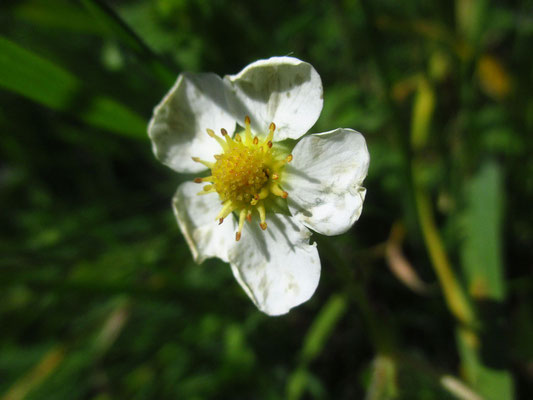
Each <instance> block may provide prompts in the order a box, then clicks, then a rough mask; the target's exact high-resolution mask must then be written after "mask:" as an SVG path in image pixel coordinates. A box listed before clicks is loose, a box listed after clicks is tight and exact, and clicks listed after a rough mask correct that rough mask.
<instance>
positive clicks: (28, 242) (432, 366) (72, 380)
mask: <svg viewBox="0 0 533 400" xmlns="http://www.w3.org/2000/svg"><path fill="white" fill-rule="evenodd" d="M532 51H533V1H531V0H523V1H518V0H517V1H493V2H489V1H488V0H456V1H455V2H453V1H452V2H450V1H444V0H440V1H435V2H425V1H412V2H398V1H394V0H378V1H370V0H359V1H349V0H337V1H318V0H299V1H285V0H271V1H268V2H267V1H264V2H262V1H222V0H212V1H209V0H196V1H194V0H153V1H148V0H144V1H141V0H137V1H109V2H104V1H103V0H102V1H96V0H79V1H73V0H18V1H8V0H2V2H1V3H0V205H1V212H0V227H1V230H0V399H2V400H7V399H9V400H15V399H23V398H26V399H95V400H96V399H98V400H107V399H173V398H179V399H285V398H288V399H307V398H309V399H368V400H378V399H379V400H382V399H406V400H410V399H422V400H434V399H456V398H458V399H467V400H476V399H487V400H506V399H531V398H533V390H532V388H531V387H532V385H531V382H532V380H533V319H532V315H533V299H532V287H533V283H532V280H531V272H532V267H533V264H532V263H533V207H532V201H533V157H532V156H531V154H532V150H533V146H532V144H533V139H532V136H531V132H532V131H533V96H532V95H531V93H533V55H532ZM274 55H278V56H279V55H292V56H294V57H298V58H300V59H302V60H305V61H307V62H309V63H311V64H312V65H313V66H314V67H315V69H316V70H317V71H318V72H319V74H320V75H321V77H322V80H323V84H324V110H323V112H322V115H321V117H320V119H319V121H318V122H317V124H316V126H315V127H314V128H313V129H312V131H313V132H321V131H326V130H330V129H334V128H337V127H347V128H353V129H356V130H358V131H360V132H362V133H363V134H364V135H365V137H366V139H367V142H368V147H369V150H370V153H371V164H370V171H369V175H368V178H367V179H366V181H365V186H366V187H367V189H368V194H367V198H366V202H365V205H364V210H363V214H362V216H361V219H360V221H359V222H358V223H357V224H356V225H355V226H354V227H353V228H352V230H351V231H350V232H348V233H346V234H344V235H341V236H338V237H332V238H328V237H320V236H319V235H316V234H315V235H314V236H313V240H315V241H317V242H318V246H319V252H320V256H321V259H322V278H321V282H320V285H319V287H318V290H317V292H316V293H315V295H314V296H313V298H312V299H311V300H310V301H309V302H307V303H306V304H304V305H302V306H300V307H298V308H296V309H294V310H293V311H291V312H290V314H288V315H286V316H282V317H276V318H271V317H267V316H265V315H263V314H261V313H260V312H259V311H257V309H256V308H255V307H254V306H253V304H252V302H251V301H249V299H248V298H247V297H246V295H245V294H244V292H243V291H242V290H241V289H240V287H239V286H238V284H237V283H236V282H235V280H234V279H233V277H232V275H231V271H230V268H229V266H228V265H226V264H224V263H222V262H219V261H218V260H210V261H208V262H206V263H204V264H203V265H201V266H197V265H195V264H194V263H193V261H192V259H191V254H190V252H189V250H188V248H187V245H186V244H185V242H184V239H183V237H182V236H181V234H180V232H179V230H178V228H177V225H176V222H175V220H174V217H173V214H172V210H171V207H170V200H171V198H172V196H173V194H174V191H175V190H176V188H177V186H178V184H179V183H180V182H182V181H185V180H187V179H191V177H190V176H180V175H178V174H176V173H174V172H173V171H171V170H170V169H168V168H166V167H164V166H163V165H161V164H160V163H158V162H157V161H156V160H155V158H154V156H153V154H152V151H151V144H150V141H149V140H148V137H147V135H146V125H147V123H148V120H149V118H150V116H151V112H152V109H153V107H154V106H155V105H156V104H157V103H158V102H159V101H160V99H161V98H162V96H163V95H164V94H165V93H166V92H167V90H168V89H169V88H170V87H171V85H172V84H173V82H174V81H175V79H176V77H177V75H178V74H179V73H180V72H182V71H186V70H187V71H197V72H199V71H212V72H215V73H217V74H219V75H224V74H233V73H237V72H238V71H240V70H241V69H242V68H243V67H244V66H245V65H247V64H248V63H250V62H252V61H255V60H257V59H260V58H268V57H270V56H274Z"/></svg>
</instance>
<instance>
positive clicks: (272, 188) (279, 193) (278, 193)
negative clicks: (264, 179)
mask: <svg viewBox="0 0 533 400" xmlns="http://www.w3.org/2000/svg"><path fill="white" fill-rule="evenodd" d="M270 191H271V192H272V194H275V195H276V196H279V197H282V198H284V199H286V198H287V197H288V196H289V193H287V192H286V191H284V190H281V188H280V187H279V185H278V184H277V183H273V184H271V185H270Z"/></svg>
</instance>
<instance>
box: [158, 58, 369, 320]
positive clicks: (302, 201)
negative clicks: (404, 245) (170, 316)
mask: <svg viewBox="0 0 533 400" xmlns="http://www.w3.org/2000/svg"><path fill="white" fill-rule="evenodd" d="M322 98H323V97H322V82H321V80H320V76H319V75H318V73H317V72H316V71H315V69H314V68H313V67H312V66H311V65H310V64H308V63H306V62H303V61H300V60H298V59H296V58H292V57H274V58H270V59H268V60H260V61H256V62H254V63H252V64H250V65H248V66H247V67H246V68H244V69H243V70H242V71H241V72H240V73H238V74H237V75H230V76H226V77H224V79H222V78H220V77H219V76H217V75H215V74H206V73H200V74H193V73H183V74H180V76H179V77H178V80H177V82H176V84H175V85H174V86H173V87H172V89H171V90H170V91H169V93H168V94H167V95H166V96H165V97H164V99H163V100H162V101H161V103H160V104H159V105H158V106H157V107H156V108H155V110H154V115H153V117H152V120H151V121H150V125H149V127H148V134H149V136H150V139H151V140H152V145H153V150H154V153H155V155H156V157H157V158H158V159H159V160H160V161H161V162H163V163H164V164H166V165H167V166H169V167H170V168H172V169H174V170H175V171H177V172H181V173H184V172H188V173H192V172H194V173H200V172H202V171H206V173H205V174H203V176H204V177H203V178H196V179H195V182H187V183H184V184H182V185H181V186H180V187H179V188H178V190H177V192H176V194H175V196H174V199H173V206H174V212H175V215H176V218H177V220H178V224H179V227H180V229H181V231H182V232H183V235H184V236H185V239H186V240H187V243H188V244H189V247H190V249H191V251H192V254H193V257H194V259H195V261H196V262H198V263H201V262H202V261H203V260H205V259H206V258H209V257H218V258H220V259H222V260H224V261H225V262H229V264H230V265H231V269H232V271H233V274H234V276H235V278H236V279H237V281H238V282H239V284H240V285H241V286H242V288H243V289H244V291H245V292H246V294H247V295H248V296H249V297H250V298H251V299H252V301H253V302H254V303H255V305H256V306H257V307H258V308H259V309H260V310H261V311H263V312H265V313H266V314H269V315H280V314H285V313H287V312H288V311H289V310H290V309H291V308H292V307H295V306H297V305H299V304H301V303H303V302H305V301H306V300H308V299H309V298H310V297H311V296H312V295H313V293H314V291H315V289H316V287H317V285H318V281H319V278H320V258H319V256H318V251H317V248H316V244H315V243H313V244H309V238H310V236H311V231H310V230H309V229H308V228H310V229H312V230H314V231H316V232H318V233H321V234H324V235H337V234H340V233H343V232H346V231H347V230H348V229H350V227H351V226H352V225H353V223H354V222H355V221H356V220H357V219H358V218H359V215H360V214H361V210H362V206H363V200H364V198H365V189H364V188H363V187H362V186H361V184H362V181H363V179H364V178H365V177H366V174H367V170H368V163H369V154H368V150H367V148H366V143H365V140H364V138H363V136H362V135H361V134H360V133H358V132H356V131H354V130H351V129H343V128H339V129H335V130H333V131H329V132H324V133H318V134H310V135H308V136H305V137H303V138H302V139H301V140H300V141H299V142H298V143H297V144H296V145H295V146H294V147H292V146H293V145H294V141H288V140H285V139H299V138H301V137H302V136H303V135H304V134H305V133H306V132H307V131H308V130H309V129H310V128H311V127H312V126H313V125H314V124H315V122H316V120H317V119H318V117H319V115H320V112H321V110H322V104H323V100H322ZM236 124H239V125H240V126H241V127H239V128H237V130H236ZM215 131H217V132H220V134H216V133H215ZM235 132H236V133H235ZM209 170H211V171H210V172H207V171H209ZM202 182H206V184H205V186H203V187H202V186H201V185H198V183H202ZM246 221H248V222H246ZM222 222H223V223H222Z"/></svg>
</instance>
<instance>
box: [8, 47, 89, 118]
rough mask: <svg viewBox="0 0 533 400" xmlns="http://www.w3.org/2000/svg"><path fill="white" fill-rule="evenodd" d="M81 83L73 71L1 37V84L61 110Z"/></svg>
mask: <svg viewBox="0 0 533 400" xmlns="http://www.w3.org/2000/svg"><path fill="white" fill-rule="evenodd" d="M80 86H81V85H80V82H79V81H78V80H77V79H76V78H75V77H74V76H73V75H72V74H70V73H69V72H67V71H65V70H64V69H62V68H60V67H58V66H56V65H54V64H53V63H51V62H50V61H48V60H45V59H43V58H41V57H39V56H37V55H35V54H33V53H32V52H30V51H28V50H26V49H24V48H22V47H20V46H18V45H17V44H15V43H13V42H11V41H9V40H7V39H5V38H3V37H0V87H3V88H5V89H7V90H10V91H12V92H15V93H18V94H20V95H22V96H25V97H28V98H30V99H32V100H34V101H36V102H38V103H41V104H43V105H45V106H48V107H50V108H53V109H56V110H58V109H64V108H66V107H67V106H68V104H69V102H70V100H71V99H72V97H73V96H74V95H75V94H76V92H77V91H78V90H79V89H80Z"/></svg>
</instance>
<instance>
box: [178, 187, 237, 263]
mask: <svg viewBox="0 0 533 400" xmlns="http://www.w3.org/2000/svg"><path fill="white" fill-rule="evenodd" d="M201 190H202V185H199V184H197V183H193V182H185V183H183V184H181V185H180V187H179V188H178V191H177V192H176V194H175V195H174V199H173V200H172V205H173V207H174V214H175V215H176V219H177V220H178V225H179V227H180V229H181V232H182V233H183V236H185V240H186V241H187V244H188V245H189V247H190V249H191V252H192V255H193V258H194V261H196V262H197V263H201V262H202V261H204V260H205V259H206V258H210V257H218V258H220V259H222V260H224V261H226V262H228V249H229V247H230V245H233V242H235V232H236V231H237V225H236V222H235V220H234V218H233V216H232V215H229V216H228V218H226V219H225V220H224V222H223V223H222V224H221V225H219V224H218V222H217V221H216V219H215V218H216V216H217V215H218V213H219V211H220V209H221V208H222V206H221V204H220V200H219V198H218V194H216V193H210V194H204V195H198V194H197V193H198V192H200V191H201Z"/></svg>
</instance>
